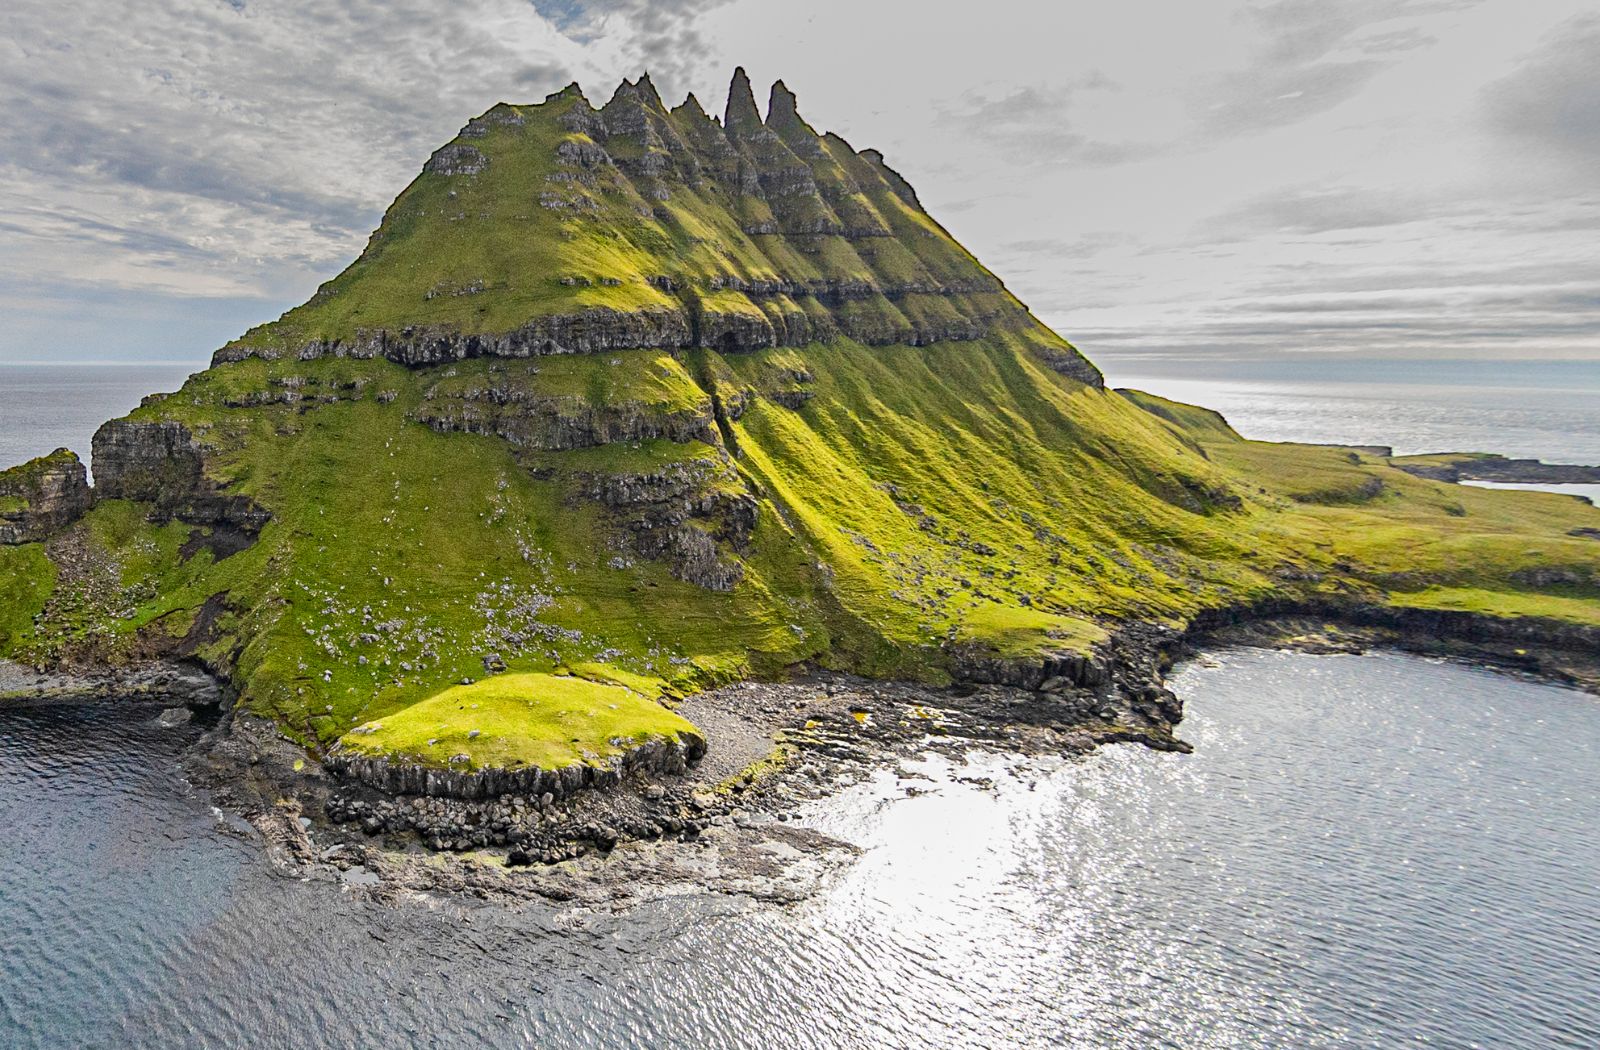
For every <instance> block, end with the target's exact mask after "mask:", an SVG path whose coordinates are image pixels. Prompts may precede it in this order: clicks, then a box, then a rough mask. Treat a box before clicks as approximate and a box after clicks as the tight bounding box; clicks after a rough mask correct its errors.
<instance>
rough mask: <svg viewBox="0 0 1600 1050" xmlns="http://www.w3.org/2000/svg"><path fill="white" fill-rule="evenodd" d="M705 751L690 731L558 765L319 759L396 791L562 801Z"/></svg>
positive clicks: (335, 755) (665, 771) (344, 755)
mask: <svg viewBox="0 0 1600 1050" xmlns="http://www.w3.org/2000/svg"><path fill="white" fill-rule="evenodd" d="M705 753H706V742H705V740H703V739H702V738H701V737H699V736H698V735H696V734H694V733H679V734H678V735H677V736H676V737H675V738H673V739H670V740H669V739H663V738H656V739H652V740H646V741H645V742H643V743H641V744H639V745H637V746H636V747H633V748H630V749H628V750H626V751H624V752H622V753H621V754H619V755H617V756H615V757H613V758H612V759H610V760H609V761H606V762H596V763H592V764H591V763H584V762H575V763H573V764H572V765H569V766H564V767H562V768H560V769H539V768H537V767H533V766H528V767H523V768H520V769H496V768H488V769H471V770H468V769H438V768H435V767H432V766H423V765H419V764H416V763H411V762H403V761H391V760H389V759H387V758H371V757H368V756H365V755H354V754H351V753H349V752H346V751H339V750H335V751H333V752H331V753H330V754H328V755H327V756H326V757H325V758H324V759H323V765H324V766H325V767H326V768H327V769H328V770H329V771H330V772H332V773H333V774H335V775H336V776H340V777H345V778H348V779H351V780H358V781H360V782H362V783H364V784H367V785H370V786H371V787H375V788H378V789H379V790H381V791H387V792H389V793H391V794H395V795H431V796H441V797H447V798H461V799H485V798H497V797H499V796H501V795H531V796H533V797H535V798H538V797H539V796H541V795H545V794H548V795H551V796H553V797H554V798H557V799H561V798H566V797H568V796H570V795H573V794H575V793H577V792H579V791H582V790H583V789H585V788H590V787H607V786H610V785H612V784H616V783H618V782H620V781H621V780H622V778H623V777H624V776H627V775H629V774H632V773H644V774H647V775H652V776H672V775H676V774H681V773H682V772H683V771H684V770H685V769H687V768H688V767H689V765H690V763H693V762H697V761H699V760H700V758H701V756H703V755H704V754H705Z"/></svg>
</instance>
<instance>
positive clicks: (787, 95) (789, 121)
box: [767, 80, 804, 131]
mask: <svg viewBox="0 0 1600 1050" xmlns="http://www.w3.org/2000/svg"><path fill="white" fill-rule="evenodd" d="M800 123H804V122H803V121H801V120H800V110H799V107H798V106H797V105H796V103H795V97H794V92H793V91H790V90H789V88H788V86H787V85H785V84H784V82H783V81H781V80H775V81H773V82H772V93H771V94H770V95H768V96H767V127H769V128H772V129H773V130H774V131H776V130H778V129H779V128H780V127H786V126H792V125H794V124H800Z"/></svg>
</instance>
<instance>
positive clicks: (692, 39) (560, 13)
mask: <svg viewBox="0 0 1600 1050" xmlns="http://www.w3.org/2000/svg"><path fill="white" fill-rule="evenodd" d="M530 2H531V3H532V6H533V7H534V8H535V9H536V10H537V11H538V12H539V13H540V14H541V15H543V16H544V17H545V18H548V19H549V20H550V21H551V23H552V24H553V25H555V26H556V27H557V28H558V29H560V30H561V32H562V33H564V34H566V35H567V36H568V37H570V38H571V39H572V40H574V41H577V42H579V43H591V42H593V41H594V40H596V39H598V38H600V37H602V36H604V35H605V34H606V33H608V32H615V33H617V34H618V35H620V36H621V37H622V39H623V41H624V43H623V45H622V46H623V48H624V49H625V50H626V51H628V52H629V53H630V54H632V55H634V56H636V57H637V60H638V62H639V64H640V65H642V66H643V67H644V68H646V69H648V70H649V71H650V72H651V79H652V80H655V81H659V82H663V83H687V82H690V81H692V80H693V79H694V77H695V75H696V74H697V73H700V72H701V71H703V70H704V69H705V68H706V67H707V66H708V64H709V61H708V56H709V54H710V52H711V50H712V49H711V47H710V46H709V43H708V41H707V40H706V39H705V37H704V35H703V34H702V33H701V31H700V19H701V17H702V16H704V15H705V13H706V12H708V11H710V10H712V9H714V8H717V7H722V6H724V5H725V4H728V3H731V2H732V0H530Z"/></svg>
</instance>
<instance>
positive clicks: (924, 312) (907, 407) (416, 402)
mask: <svg viewBox="0 0 1600 1050" xmlns="http://www.w3.org/2000/svg"><path fill="white" fill-rule="evenodd" d="M93 452H94V468H95V474H96V484H95V486H94V489H93V492H92V493H90V492H89V490H88V489H87V486H86V485H85V484H84V481H83V470H82V467H81V465H80V464H78V463H77V461H76V459H75V457H73V456H71V454H70V453H58V454H57V455H56V456H54V457H51V458H49V459H47V460H41V461H36V462H35V463H32V464H27V465H24V466H22V467H18V468H14V469H13V470H10V471H6V472H3V473H0V656H4V657H8V658H10V659H14V660H18V661H21V662H25V663H29V664H33V665H36V666H42V667H47V666H53V667H66V668H84V667H95V666H111V667H124V666H132V665H137V664H139V663H141V662H144V661H149V660H153V659H157V658H163V657H172V656H178V657H191V658H194V659H197V660H200V661H202V662H204V663H205V664H206V665H207V666H208V667H210V668H212V669H214V670H215V671H216V672H217V673H219V674H220V675H222V676H224V677H225V678H227V679H228V680H229V681H230V682H231V683H232V685H233V686H234V687H235V688H236V689H237V690H238V694H239V701H238V702H239V705H240V706H241V708H243V709H245V710H249V711H253V712H255V713H258V714H260V715H263V716H267V717H270V718H272V719H274V720H275V721H276V722H277V724H278V725H279V726H280V727H281V729H282V730H283V731H284V732H285V733H287V734H289V735H290V736H292V737H294V738H295V739H297V740H300V741H302V742H303V743H304V744H306V745H307V746H308V747H309V748H311V749H313V751H314V752H315V753H316V754H318V755H323V756H336V758H337V762H336V764H339V765H341V766H342V767H343V768H345V769H347V770H353V771H355V772H357V774H358V775H363V776H369V777H381V778H388V779H387V781H386V782H393V778H394V776H396V775H397V774H394V773H393V772H392V770H395V769H400V770H410V771H412V772H411V773H407V774H405V775H412V776H416V775H423V774H421V773H417V772H416V771H419V770H420V771H428V770H433V771H449V772H451V773H453V774H458V775H459V776H462V777H467V778H468V779H470V778H472V777H479V778H480V779H481V778H483V777H492V776H494V775H497V772H496V771H516V770H524V771H526V770H533V771H538V770H544V771H552V770H561V769H567V768H574V769H576V768H580V767H581V768H590V769H592V768H596V767H598V766H603V765H605V764H606V763H607V762H610V761H614V760H618V756H621V755H624V754H628V755H634V754H638V753H641V752H642V751H643V750H648V748H649V747H655V748H656V751H655V752H653V753H659V754H663V755H667V756H668V758H667V759H663V761H681V760H682V759H683V758H685V757H687V758H693V757H694V755H695V754H696V753H697V751H698V749H699V747H700V746H701V741H700V740H699V734H698V732H697V730H695V729H694V727H693V726H691V725H690V724H689V723H687V722H685V721H684V720H683V719H682V718H680V717H679V716H678V715H676V714H674V713H673V712H672V711H671V710H670V707H671V703H672V700H673V699H674V698H675V697H679V696H682V695H684V694H685V693H688V692H691V691H694V690H698V689H702V688H705V687H708V686H710V685H713V684H717V683H722V682H726V681H730V680H734V679H738V678H741V677H749V676H773V675H779V674H782V673H784V672H785V670H786V669H788V668H792V667H794V666H796V665H799V664H803V663H806V662H814V663H817V664H822V665H826V666H831V667H837V668H845V669H850V670H854V671H858V672H861V673H865V674H869V675H876V676H885V677H887V676H895V677H903V678H913V679H919V680H927V681H932V682H941V681H948V680H950V679H952V678H964V679H970V680H980V681H1004V682H1011V683H1015V684H1020V685H1025V686H1032V687H1036V686H1038V685H1040V684H1041V683H1042V682H1043V681H1044V680H1045V679H1046V678H1050V677H1057V678H1061V677H1064V678H1067V679H1070V680H1071V681H1073V682H1075V683H1078V684H1085V685H1091V686H1093V685H1098V684H1103V683H1104V682H1105V681H1106V680H1107V678H1108V677H1115V671H1116V668H1115V664H1116V654H1117V649H1116V645H1117V638H1118V637H1119V635H1120V634H1122V633H1125V632H1126V631H1127V630H1128V629H1129V628H1130V625H1146V624H1153V625H1159V626H1160V627H1162V628H1166V629H1170V630H1171V631H1181V630H1183V629H1184V628H1185V627H1186V626H1188V625H1190V624H1192V623H1194V622H1195V621H1196V619H1197V618H1201V619H1204V618H1208V617H1209V618H1213V619H1215V618H1217V617H1220V616H1224V615H1235V614H1237V613H1239V612H1240V611H1249V610H1270V609H1280V610H1281V609H1285V608H1291V607H1292V608H1301V609H1313V610H1317V611H1318V612H1319V613H1321V614H1326V615H1330V616H1331V615H1349V616H1352V617H1358V618H1361V617H1364V618H1367V619H1372V618H1377V619H1379V620H1382V619H1383V618H1384V617H1385V616H1392V617H1394V618H1401V619H1403V618H1404V616H1406V615H1411V614H1413V613H1414V612H1415V611H1416V610H1425V611H1429V612H1427V613H1426V614H1425V615H1427V616H1430V617H1432V619H1430V620H1428V622H1430V623H1435V624H1437V625H1439V626H1438V629H1439V630H1460V631H1462V632H1465V633H1468V634H1470V633H1471V632H1473V631H1477V632H1480V633H1482V632H1485V631H1487V632H1489V633H1491V634H1493V633H1494V631H1496V630H1499V629H1500V628H1502V627H1503V628H1505V629H1506V630H1513V629H1514V630H1516V631H1522V632H1525V633H1528V632H1531V636H1539V637H1546V638H1551V639H1562V638H1576V639H1579V640H1580V641H1581V642H1582V644H1592V642H1593V639H1594V638H1596V637H1600V635H1597V634H1596V628H1597V627H1600V544H1597V543H1596V542H1595V540H1594V538H1593V536H1594V535H1595V531H1594V526H1595V525H1596V524H1597V523H1600V522H1597V518H1600V514H1597V512H1596V511H1595V510H1594V509H1593V508H1591V507H1587V506H1584V505H1582V504H1580V503H1579V502H1578V501H1574V500H1570V499H1566V498H1563V497H1559V496H1539V495H1530V494H1524V493H1506V492H1495V491H1489V490H1483V489H1473V488H1462V487H1459V486H1456V485H1452V484H1448V483H1444V482H1440V481H1436V480H1430V479H1427V478H1422V477H1416V476H1413V475H1412V474H1409V473H1406V472H1404V471H1402V470H1400V469H1397V468H1396V467H1393V466H1391V465H1390V464H1389V463H1388V462H1387V460H1386V458H1385V457H1383V456H1381V455H1377V454H1374V453H1372V452H1371V451H1370V450H1369V451H1363V450H1354V449H1340V448H1325V447H1312V446H1296V445H1276V444H1266V443H1261V442H1253V441H1246V440H1244V439H1242V438H1240V437H1239V435H1237V434H1236V433H1234V431H1233V430H1232V429H1231V428H1230V427H1229V426H1228V425H1227V423H1226V422H1225V421H1224V420H1223V419H1222V418H1221V417H1220V416H1218V415H1216V414H1215V413H1212V412H1208V411H1206V410H1204V409H1199V408H1194V407H1191V406H1186V405H1179V404H1175V403H1172V402H1168V401H1164V400H1162V399H1160V398H1156V397H1152V396H1149V395H1145V394H1140V393H1137V392H1118V391H1113V390H1108V389H1105V388H1104V385H1103V383H1102V380H1101V377H1100V374H1099V372H1098V371H1097V370H1096V369H1095V368H1094V367H1093V366H1092V365H1090V364H1089V363H1088V362H1087V361H1086V360H1085V359H1084V358H1083V357H1082V356H1081V355H1080V354H1079V353H1078V352H1077V351H1076V350H1075V349H1074V348H1073V347H1072V346H1071V345H1070V344H1069V343H1068V342H1066V341H1065V340H1064V339H1062V338H1061V337H1060V336H1058V335H1057V334H1056V333H1054V332H1052V331H1051V330H1050V329H1049V328H1047V327H1046V326H1044V325H1043V324H1041V323H1040V322H1039V321H1038V320H1036V319H1035V318H1034V317H1033V316H1032V315H1031V314H1030V313H1029V312H1028V311H1027V309H1026V308H1025V307H1024V306H1023V305H1022V304H1021V303H1019V302H1018V301H1017V300H1016V298H1015V297H1013V296H1012V295H1011V294H1010V293H1008V292H1007V291H1006V290H1005V288H1004V286H1003V285H1002V284H1001V283H1000V281H999V280H997V279H996V278H995V277H994V275H992V274H991V273H989V272H988V271H987V270H985V269H984V268H983V267H982V266H981V265H980V264H979V263H978V262H977V261H976V260H975V259H974V258H973V257H972V256H971V255H970V254H969V253H968V252H967V251H965V250H964V249H963V248H962V247H961V246H960V245H959V244H957V243H956V242H955V240H954V239H952V238H951V237H950V235H949V234H948V233H947V232H946V231H945V230H944V229H943V228H942V227H941V226H939V225H938V223H936V222H935V221H934V220H933V219H932V218H931V217H929V215H928V214H927V213H926V212H925V211H924V210H923V208H922V206H921V204H920V203H919V201H918V199H917V195H916V193H915V192H914V191H913V190H912V188H911V187H910V185H908V184H907V182H906V181H905V180H904V179H903V178H902V177H901V176H900V175H898V174H897V173H896V172H894V171H893V170H892V169H890V168H889V167H887V166H886V165H885V163H884V161H883V158H882V157H881V156H880V155H879V154H878V153H876V152H874V151H871V150H863V151H859V152H858V151H856V150H855V149H853V148H852V147H851V146H850V145H849V144H847V143H846V142H845V141H844V140H843V139H841V138H839V137H838V136H835V135H831V134H826V135H819V134H817V133H816V132H815V131H814V130H813V129H812V128H811V127H810V125H808V124H807V123H806V122H805V120H804V119H802V118H801V116H800V115H799V112H798V111H797V109H796V106H795V101H794V96H793V95H791V94H790V93H789V92H788V91H787V90H786V89H785V88H784V87H783V85H782V84H781V83H779V84H776V85H774V87H773V89H772V95H771V100H770V102H769V104H768V109H767V115H766V118H765V119H762V117H761V115H760V112H759V111H758V109H757V107H756V104H755V101H754V99H753V98H752V96H751V92H750V86H749V82H748V81H747V80H746V78H745V76H744V74H743V72H742V71H740V72H739V73H737V74H736V75H735V77H734V81H733V85H732V91H731V94H730V97H729V100H728V105H727V109H726V112H725V114H724V116H723V118H722V119H721V120H720V121H719V120H717V119H714V118H712V117H709V116H707V115H706V113H705V112H704V111H703V110H702V109H701V107H700V105H699V103H698V102H696V100H695V99H694V98H693V97H692V96H691V97H690V98H688V99H687V100H685V101H684V102H683V103H682V104H681V105H679V106H677V107H676V108H673V109H670V110H669V109H667V108H666V107H665V106H664V105H663V104H662V101H661V99H660V97H659V96H658V95H657V93H656V91H655V88H654V87H653V86H652V85H651V83H650V81H649V78H648V77H643V78H641V79H640V80H639V81H638V82H636V83H628V82H624V83H623V84H622V85H621V86H620V87H619V88H618V89H617V91H616V93H615V94H614V95H613V96H612V98H611V100H610V101H609V102H607V103H606V104H605V105H604V106H603V107H601V108H599V109H595V108H594V107H593V106H592V105H591V104H590V103H589V102H588V101H587V100H586V99H585V98H584V96H583V95H582V93H581V92H580V90H579V89H578V87H577V86H576V85H573V86H571V87H568V88H566V89H565V90H563V91H561V92H558V93H556V94H554V95H552V96H550V97H549V98H548V99H546V100H545V101H544V102H543V103H541V104H538V105H528V106H513V105H498V106H495V107H494V108H493V109H491V110H489V111H488V112H487V113H485V114H483V115H482V116H480V117H478V118H476V119H474V120H472V121H470V122H469V123H468V124H467V125H466V127H464V128H463V129H462V131H461V133H460V134H459V135H458V136H457V137H456V138H455V139H454V140H453V141H451V142H450V143H449V144H447V145H446V146H444V147H443V148H442V149H440V150H439V151H437V152H436V153H435V154H434V155H433V156H432V157H431V158H429V160H428V162H427V163H426V164H425V165H424V167H423V170H422V173H421V174H420V175H419V176H418V177H417V178H416V180H415V181H414V182H413V183H412V184H411V185H410V186H409V187H407V188H406V189H405V191H404V192H403V193H401V195H400V196H399V198H398V199H397V200H396V201H395V202H394V204H393V205H392V206H391V207H390V209H389V210H388V212H387V214H386V215H385V216H384V219H383V223H382V225H381V226H380V227H379V228H378V230H377V231H376V232H375V233H374V234H373V235H372V238H371V241H370V242H369V244H368V245H367V248H366V250H365V251H364V252H363V253H362V254H361V257H360V258H359V259H357V260H356V261H355V262H354V263H352V264H351V266H350V267H349V268H348V269H347V270H345V271H344V272H343V273H342V274H340V275H339V276H338V277H336V278H334V279H333V280H331V281H329V282H328V283H327V284H325V285H324V286H322V288H320V289H319V290H318V292H317V293H316V295H315V296H313V297H312V299H311V300H310V301H309V302H307V303H305V304H304V305H302V306H300V307H297V308H296V309H294V310H291V311H289V312H288V313H287V314H285V315H284V316H283V317H282V318H280V319H279V320H277V321H274V322H272V323H270V324H267V325H263V326H261V327H259V328H255V329H252V330H251V331H250V332H248V333H246V334H245V335H244V336H243V337H242V338H240V339H239V340H237V341H235V342H233V343H230V344H229V345H227V346H225V347H223V348H222V349H221V350H219V351H218V352H217V354H216V357H215V360H214V361H213V364H212V366H211V367H210V368H209V369H207V370H205V371H203V372H200V373H198V374H196V375H195V376H193V377H191V378H190V379H189V381H188V382H187V383H186V384H185V385H184V386H183V388H182V389H181V390H179V391H177V392H176V393H173V394H170V395H163V396H155V397H151V398H148V399H146V401H145V403H144V405H143V406H141V407H140V408H139V409H138V410H136V411H135V412H133V413H132V414H131V415H129V416H128V417H126V418H125V419H121V420H116V421H113V422H110V423H108V424H106V425H105V427H103V428H102V429H101V431H100V432H99V433H98V434H97V436H96V438H95V441H94V449H93ZM1586 530H1587V531H1586ZM1435 613H1437V615H1435ZM1456 613H1458V614H1459V615H1454V614H1456ZM1497 625H1498V626H1497ZM1149 721H1150V726H1149V728H1151V730H1152V731H1162V730H1164V728H1165V726H1164V724H1163V723H1162V720H1161V715H1160V713H1159V712H1155V711H1151V713H1150V714H1149ZM663 741H665V742H667V743H668V744H669V745H671V744H675V745H676V746H675V747H673V746H668V747H665V748H662V747H659V746H656V745H657V744H659V743H660V742H663ZM716 745H717V742H716V740H715V739H714V738H713V739H711V740H710V741H709V746H710V747H713V748H715V747H716ZM672 756H676V758H673V757H672ZM367 760H373V761H367ZM376 760H382V761H383V762H384V763H387V769H388V770H389V771H388V772H386V771H385V770H384V769H376V771H375V766H374V762H375V761H376ZM579 779H581V776H580V777H579ZM441 782H442V781H441ZM496 782H497V783H498V781H496Z"/></svg>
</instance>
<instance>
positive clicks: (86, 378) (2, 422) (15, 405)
mask: <svg viewBox="0 0 1600 1050" xmlns="http://www.w3.org/2000/svg"><path fill="white" fill-rule="evenodd" d="M198 367H199V366H195V367H190V366H187V365H10V364H0V470H3V469H5V468H6V467H14V466H16V465H17V464H18V463H25V462H27V461H28V460H30V459H32V458H34V457H35V456H43V455H47V454H48V453H51V452H54V451H55V450H56V449H58V448H70V449H72V451H74V452H76V453H77V454H78V456H79V457H80V458H82V459H83V461H84V462H85V463H88V462H89V458H90V456H89V441H90V439H91V438H93V437H94V432H95V431H96V430H97V429H99V426H100V424H101V423H104V422H105V421H106V420H108V419H115V418H116V417H118V416H122V415H126V414H127V413H129V412H130V411H132V410H133V409H135V408H137V407H138V405H139V399H140V398H142V397H144V396H145V395H146V394H155V393H166V392H169V391H173V390H176V389H178V387H180V386H182V385H183V381H184V379H185V378H187V377H188V375H189V373H191V372H193V371H195V370H196V368H198Z"/></svg>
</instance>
